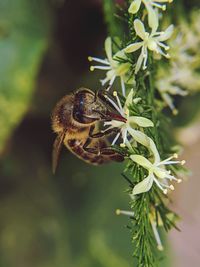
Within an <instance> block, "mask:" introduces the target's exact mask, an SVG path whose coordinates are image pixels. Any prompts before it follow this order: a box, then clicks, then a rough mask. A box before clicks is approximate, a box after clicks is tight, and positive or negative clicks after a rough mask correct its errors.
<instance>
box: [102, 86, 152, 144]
mask: <svg viewBox="0 0 200 267" xmlns="http://www.w3.org/2000/svg"><path fill="white" fill-rule="evenodd" d="M133 93H134V92H133V89H132V90H131V91H130V93H129V94H128V96H127V99H126V102H125V104H124V106H123V107H122V105H121V102H120V100H119V97H118V95H117V92H116V91H114V92H113V96H114V97H115V98H116V100H117V104H116V103H115V102H114V101H113V100H112V99H111V98H109V97H108V96H106V97H107V100H108V101H109V102H110V103H111V104H112V105H113V107H114V108H115V109H116V111H118V112H119V113H120V115H121V116H122V117H124V118H125V121H126V122H122V121H116V120H111V121H108V122H105V123H104V125H105V126H108V128H107V129H112V128H118V129H120V132H119V133H118V134H117V135H116V137H115V138H114V140H113V142H112V145H114V144H115V143H116V142H117V140H118V138H119V137H120V135H121V136H122V139H123V143H122V144H123V145H129V140H128V134H129V135H131V136H132V137H133V138H134V140H135V141H136V142H139V143H141V144H144V143H145V142H146V140H147V138H148V137H147V136H146V135H145V134H144V133H142V132H141V131H139V130H135V129H134V128H136V127H138V126H139V127H153V122H152V121H151V120H149V119H147V118H144V117H140V116H130V115H129V106H130V105H131V104H132V103H133V102H134V103H135V104H136V103H137V102H138V101H140V100H141V99H139V98H135V99H133Z"/></svg>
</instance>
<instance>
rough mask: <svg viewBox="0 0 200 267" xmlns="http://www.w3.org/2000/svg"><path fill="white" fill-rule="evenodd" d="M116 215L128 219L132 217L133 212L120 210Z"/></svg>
mask: <svg viewBox="0 0 200 267" xmlns="http://www.w3.org/2000/svg"><path fill="white" fill-rule="evenodd" d="M116 214H117V215H121V214H122V215H126V216H130V217H133V216H134V212H133V211H127V210H120V209H117V210H116Z"/></svg>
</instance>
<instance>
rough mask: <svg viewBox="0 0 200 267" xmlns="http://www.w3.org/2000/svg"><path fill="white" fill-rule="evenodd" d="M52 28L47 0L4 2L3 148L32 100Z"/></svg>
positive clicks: (0, 12)
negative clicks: (50, 27) (50, 28)
mask: <svg viewBox="0 0 200 267" xmlns="http://www.w3.org/2000/svg"><path fill="white" fill-rule="evenodd" d="M48 32H49V12H48V5H47V2H46V1H26V0H17V1H15V0H7V1H1V2H0V128H1V131H0V151H2V149H3V145H4V143H5V141H6V140H7V139H8V138H9V136H10V135H11V133H12V131H13V130H14V129H15V127H16V126H17V125H18V124H19V122H20V121H21V119H22V117H23V115H24V113H25V112H26V111H27V108H28V105H29V104H30V101H31V96H32V93H33V89H34V87H35V78H36V76H37V73H38V68H39V66H40V64H41V60H42V55H43V54H44V51H45V49H46V47H47V40H48V38H47V37H48Z"/></svg>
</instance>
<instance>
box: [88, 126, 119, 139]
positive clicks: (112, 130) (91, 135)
mask: <svg viewBox="0 0 200 267" xmlns="http://www.w3.org/2000/svg"><path fill="white" fill-rule="evenodd" d="M94 128H95V127H94V126H91V127H90V131H89V137H91V138H99V137H104V136H106V135H109V134H111V133H118V132H119V129H117V128H112V129H108V130H105V131H100V132H98V133H93V131H94Z"/></svg>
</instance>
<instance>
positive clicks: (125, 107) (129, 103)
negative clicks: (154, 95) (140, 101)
mask: <svg viewBox="0 0 200 267" xmlns="http://www.w3.org/2000/svg"><path fill="white" fill-rule="evenodd" d="M133 95H134V91H133V89H131V91H130V92H129V94H128V96H127V98H126V102H125V104H124V109H127V108H128V107H129V106H130V105H131V104H132V102H133Z"/></svg>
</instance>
